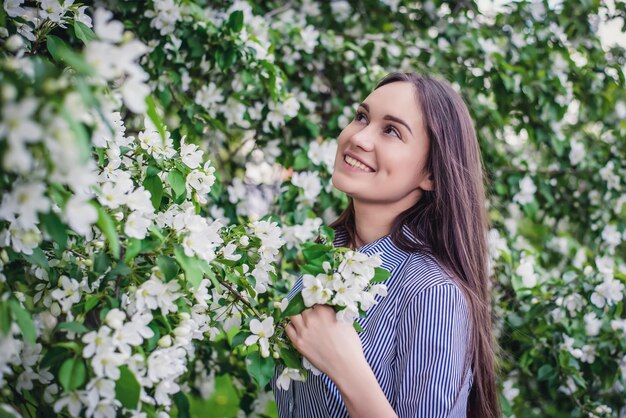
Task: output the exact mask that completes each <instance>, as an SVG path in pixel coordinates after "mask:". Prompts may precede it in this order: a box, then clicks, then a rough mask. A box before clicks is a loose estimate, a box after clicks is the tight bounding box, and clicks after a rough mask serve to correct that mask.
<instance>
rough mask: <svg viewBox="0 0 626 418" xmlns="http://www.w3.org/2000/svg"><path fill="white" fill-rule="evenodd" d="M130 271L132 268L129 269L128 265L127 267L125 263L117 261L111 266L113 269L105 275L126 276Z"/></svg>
mask: <svg viewBox="0 0 626 418" xmlns="http://www.w3.org/2000/svg"><path fill="white" fill-rule="evenodd" d="M130 273H132V270H131V269H130V267H128V266H127V265H126V264H124V263H118V264H117V265H116V266H115V267H113V269H112V270H111V271H110V272H109V273H108V274H107V277H117V276H122V277H125V276H128V275H129V274H130Z"/></svg>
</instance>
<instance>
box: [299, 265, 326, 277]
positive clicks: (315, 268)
mask: <svg viewBox="0 0 626 418" xmlns="http://www.w3.org/2000/svg"><path fill="white" fill-rule="evenodd" d="M300 271H302V273H307V274H311V275H313V276H317V275H318V274H322V273H324V268H323V267H322V265H321V264H316V263H312V264H305V265H304V266H302V267H300Z"/></svg>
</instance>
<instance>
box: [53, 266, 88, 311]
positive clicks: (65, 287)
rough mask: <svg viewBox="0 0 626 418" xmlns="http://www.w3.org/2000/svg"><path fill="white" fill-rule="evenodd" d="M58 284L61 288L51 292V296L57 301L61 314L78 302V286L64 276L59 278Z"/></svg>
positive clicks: (74, 281)
mask: <svg viewBox="0 0 626 418" xmlns="http://www.w3.org/2000/svg"><path fill="white" fill-rule="evenodd" d="M59 284H60V285H61V288H60V289H55V290H53V291H52V294H51V296H52V297H53V298H54V299H56V300H57V301H59V304H60V305H61V310H62V311H63V312H69V310H70V309H71V308H72V306H73V305H74V304H75V303H78V302H79V301H80V293H81V292H80V290H79V286H80V284H79V283H78V281H76V280H75V279H71V278H69V277H67V276H65V275H63V276H61V277H60V278H59Z"/></svg>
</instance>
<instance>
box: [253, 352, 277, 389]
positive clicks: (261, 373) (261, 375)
mask: <svg viewBox="0 0 626 418" xmlns="http://www.w3.org/2000/svg"><path fill="white" fill-rule="evenodd" d="M274 366H275V363H274V359H273V358H272V357H261V353H260V352H258V351H255V352H252V353H250V354H248V355H247V356H246V368H247V370H248V373H249V374H250V376H252V378H253V379H254V380H255V382H256V383H257V385H259V388H264V387H265V386H266V385H267V384H268V383H269V381H270V379H271V378H272V376H273V375H274Z"/></svg>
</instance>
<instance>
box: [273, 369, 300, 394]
mask: <svg viewBox="0 0 626 418" xmlns="http://www.w3.org/2000/svg"><path fill="white" fill-rule="evenodd" d="M292 380H297V381H299V382H304V377H302V375H301V374H300V370H298V369H291V368H289V367H286V368H285V369H283V371H282V372H281V374H280V376H278V378H277V379H276V387H277V388H279V389H282V390H289V386H290V385H291V381H292Z"/></svg>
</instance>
